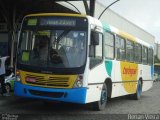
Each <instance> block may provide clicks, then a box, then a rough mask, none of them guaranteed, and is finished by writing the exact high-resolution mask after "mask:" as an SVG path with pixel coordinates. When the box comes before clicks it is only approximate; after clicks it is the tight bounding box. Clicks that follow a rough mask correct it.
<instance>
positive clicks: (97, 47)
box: [89, 31, 103, 69]
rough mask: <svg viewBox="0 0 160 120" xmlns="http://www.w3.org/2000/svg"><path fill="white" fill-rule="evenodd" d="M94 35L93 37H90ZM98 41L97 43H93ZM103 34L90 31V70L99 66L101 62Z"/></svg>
mask: <svg viewBox="0 0 160 120" xmlns="http://www.w3.org/2000/svg"><path fill="white" fill-rule="evenodd" d="M92 34H95V35H92ZM95 39H98V40H99V41H94V40H95ZM102 43H103V34H102V33H100V32H95V31H92V33H91V45H90V55H89V56H90V69H91V68H93V67H95V66H96V65H98V64H100V63H101V62H102V60H103V52H102V51H103V47H102V46H103V45H102Z"/></svg>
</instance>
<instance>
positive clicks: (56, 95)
mask: <svg viewBox="0 0 160 120" xmlns="http://www.w3.org/2000/svg"><path fill="white" fill-rule="evenodd" d="M86 92H87V88H73V89H55V88H43V87H37V86H30V85H24V84H22V83H20V82H17V81H16V82H15V85H14V94H15V95H16V96H21V97H30V98H38V99H46V100H56V101H64V102H72V103H80V104H85V103H86Z"/></svg>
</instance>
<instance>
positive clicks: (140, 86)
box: [133, 80, 142, 100]
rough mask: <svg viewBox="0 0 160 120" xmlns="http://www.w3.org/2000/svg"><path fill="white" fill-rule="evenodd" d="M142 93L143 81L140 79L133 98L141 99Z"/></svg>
mask: <svg viewBox="0 0 160 120" xmlns="http://www.w3.org/2000/svg"><path fill="white" fill-rule="evenodd" d="M141 94H142V81H141V80H139V81H138V85H137V91H136V93H135V94H133V99H135V100H139V99H140V97H141Z"/></svg>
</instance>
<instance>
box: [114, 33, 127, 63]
mask: <svg viewBox="0 0 160 120" xmlns="http://www.w3.org/2000/svg"><path fill="white" fill-rule="evenodd" d="M117 37H118V38H121V40H122V39H123V40H124V49H122V50H124V54H125V58H124V59H119V58H117V54H116V48H117V47H116V40H117ZM115 58H116V60H118V61H126V39H125V38H124V37H122V36H120V35H118V34H116V35H115Z"/></svg>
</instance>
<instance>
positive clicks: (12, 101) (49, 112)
mask: <svg viewBox="0 0 160 120" xmlns="http://www.w3.org/2000/svg"><path fill="white" fill-rule="evenodd" d="M6 113H7V115H8V116H9V115H10V117H16V116H14V115H18V114H21V115H20V116H18V117H19V119H20V118H21V119H24V118H26V119H28V117H31V118H33V119H38V120H39V119H40V118H41V119H53V118H56V120H57V118H58V119H59V120H60V119H63V120H65V119H66V120H68V119H71V118H72V117H73V116H74V117H75V118H73V119H74V120H75V119H82V120H84V118H83V117H86V119H87V120H90V118H92V120H94V119H99V120H100V119H104V118H106V114H107V118H108V117H109V118H110V119H112V117H114V118H115V119H117V120H119V118H123V117H124V119H127V118H128V115H127V114H159V116H156V119H157V118H158V117H159V119H160V82H155V83H154V86H153V87H152V89H150V90H149V91H147V92H144V93H143V94H142V97H141V99H140V100H138V101H136V100H131V99H128V98H126V97H119V98H114V99H112V100H111V101H109V102H108V105H107V108H106V109H105V110H104V111H98V112H97V111H93V110H92V107H91V105H77V104H67V103H58V102H52V103H50V104H44V102H43V101H41V100H35V99H32V100H31V99H26V98H19V97H14V96H13V95H12V96H10V97H2V96H1V97H0V114H2V115H3V116H7V115H6ZM118 114H123V115H118ZM12 115H13V116H12ZM154 117H155V116H154ZM112 120H113V119H112Z"/></svg>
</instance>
